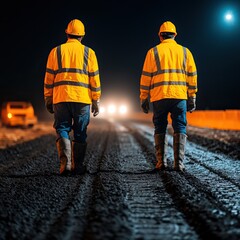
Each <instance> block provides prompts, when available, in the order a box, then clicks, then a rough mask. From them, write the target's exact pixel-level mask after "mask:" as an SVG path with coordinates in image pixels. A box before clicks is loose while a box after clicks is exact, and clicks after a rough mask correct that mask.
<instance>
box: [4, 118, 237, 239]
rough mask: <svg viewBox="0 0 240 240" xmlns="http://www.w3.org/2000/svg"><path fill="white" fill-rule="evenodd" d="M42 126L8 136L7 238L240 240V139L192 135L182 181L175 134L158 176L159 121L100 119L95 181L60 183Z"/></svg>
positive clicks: (91, 174) (91, 151) (91, 162)
mask: <svg viewBox="0 0 240 240" xmlns="http://www.w3.org/2000/svg"><path fill="white" fill-rule="evenodd" d="M43 126H44V128H40V127H39V126H38V127H36V128H34V129H28V130H27V131H29V132H26V131H25V135H23V136H26V133H28V134H29V135H28V136H31V138H29V139H25V138H24V137H22V138H20V139H19V140H18V141H17V140H16V139H15V140H14V144H13V143H11V142H10V140H8V139H7V138H6V136H7V135H6V134H7V133H8V134H9V132H10V130H8V131H6V133H5V135H4V136H5V138H3V137H2V139H1V138H0V139H1V144H2V145H1V146H2V147H1V148H2V149H0V193H1V194H0V204H1V208H0V239H1V240H8V239H16V240H23V239H24V240H25V239H31V240H33V239H34V240H35V239H36V240H43V239H49V240H50V239H51V240H52V239H57V240H65V239H87V240H88V239H99V240H100V239H101V240H102V239H105V240H107V239H116V240H117V239H119V240H125V239H126V240H131V239H138V240H140V239H146V240H152V239H154V240H155V239H164V240H167V239H191V240H195V239H206V238H208V239H226V240H230V239H231V240H235V239H236V240H237V239H240V177H239V176H240V134H239V132H237V131H219V130H210V129H199V128H194V127H189V128H188V142H187V149H186V158H185V167H186V172H185V173H179V172H175V171H173V168H172V165H173V149H172V131H171V129H169V133H168V140H169V147H168V148H169V149H168V150H169V151H168V163H169V168H168V169H167V170H165V171H162V172H157V171H155V170H154V164H155V156H154V142H153V127H152V125H151V123H149V122H144V121H124V120H111V119H108V120H105V119H101V118H96V119H92V120H91V123H90V125H89V130H88V148H87V153H86V165H87V169H88V173H86V174H84V175H80V176H60V175H59V174H58V169H59V167H58V164H59V163H58V158H57V152H56V147H55V134H54V132H53V131H52V128H51V125H48V126H47V125H46V124H43ZM36 129H37V130H36ZM41 129H44V130H43V131H41ZM4 131H5V130H4V129H3V131H2V134H4ZM23 131H24V130H23ZM34 134H35V135H34ZM15 137H16V136H15Z"/></svg>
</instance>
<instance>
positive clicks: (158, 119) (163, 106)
mask: <svg viewBox="0 0 240 240" xmlns="http://www.w3.org/2000/svg"><path fill="white" fill-rule="evenodd" d="M153 124H154V128H155V129H154V134H161V133H166V132H167V125H168V103H167V101H165V100H160V101H156V102H153Z"/></svg>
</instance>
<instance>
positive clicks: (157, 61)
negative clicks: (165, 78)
mask: <svg viewBox="0 0 240 240" xmlns="http://www.w3.org/2000/svg"><path fill="white" fill-rule="evenodd" d="M153 52H154V57H155V61H156V65H157V72H160V71H161V64H160V58H159V54H158V51H157V47H154V48H153Z"/></svg>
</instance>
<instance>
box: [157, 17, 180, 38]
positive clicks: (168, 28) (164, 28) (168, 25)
mask: <svg viewBox="0 0 240 240" xmlns="http://www.w3.org/2000/svg"><path fill="white" fill-rule="evenodd" d="M162 32H170V33H174V34H175V36H176V35H177V31H176V27H175V25H174V24H173V23H172V22H170V21H166V22H164V23H163V24H162V25H161V26H160V29H159V33H158V35H160V33H162Z"/></svg>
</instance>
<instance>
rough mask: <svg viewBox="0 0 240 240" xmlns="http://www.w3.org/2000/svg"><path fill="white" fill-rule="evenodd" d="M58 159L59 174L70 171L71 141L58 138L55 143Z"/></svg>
mask: <svg viewBox="0 0 240 240" xmlns="http://www.w3.org/2000/svg"><path fill="white" fill-rule="evenodd" d="M56 145H57V151H58V157H59V160H60V174H64V173H66V172H70V171H71V141H70V139H67V138H59V139H58V140H57V141H56Z"/></svg>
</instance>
